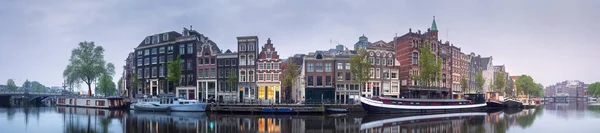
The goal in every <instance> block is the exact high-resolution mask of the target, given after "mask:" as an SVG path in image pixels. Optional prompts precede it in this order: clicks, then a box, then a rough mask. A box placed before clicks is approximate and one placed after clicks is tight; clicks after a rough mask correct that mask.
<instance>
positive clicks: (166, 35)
mask: <svg viewBox="0 0 600 133" xmlns="http://www.w3.org/2000/svg"><path fill="white" fill-rule="evenodd" d="M162 37H163V41H167V40H169V34H167V33H165V34H163V36H162Z"/></svg>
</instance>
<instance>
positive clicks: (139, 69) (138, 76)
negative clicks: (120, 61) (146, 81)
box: [136, 68, 144, 79]
mask: <svg viewBox="0 0 600 133" xmlns="http://www.w3.org/2000/svg"><path fill="white" fill-rule="evenodd" d="M136 74H137V78H138V79H141V78H142V76H144V71H143V70H142V69H141V68H138V69H137V73H136Z"/></svg>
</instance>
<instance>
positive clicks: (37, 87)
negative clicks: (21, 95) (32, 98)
mask: <svg viewBox="0 0 600 133" xmlns="http://www.w3.org/2000/svg"><path fill="white" fill-rule="evenodd" d="M28 89H29V90H31V91H36V92H44V90H45V89H46V86H44V85H42V84H41V83H40V82H37V81H33V82H31V86H30V87H29V88H28Z"/></svg>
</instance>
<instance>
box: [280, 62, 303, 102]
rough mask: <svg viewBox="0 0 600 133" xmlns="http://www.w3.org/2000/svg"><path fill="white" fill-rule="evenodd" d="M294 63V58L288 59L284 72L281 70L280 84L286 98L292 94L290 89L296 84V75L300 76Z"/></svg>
mask: <svg viewBox="0 0 600 133" xmlns="http://www.w3.org/2000/svg"><path fill="white" fill-rule="evenodd" d="M294 62H295V61H294V58H293V57H289V58H288V59H287V67H286V68H285V70H283V72H284V73H283V74H284V77H283V81H282V84H283V88H285V94H286V95H287V96H290V95H291V94H292V93H293V92H292V87H293V86H294V85H295V84H296V82H295V81H296V78H297V77H298V75H300V72H299V71H298V68H297V67H296V64H295V63H294ZM288 99H289V97H288Z"/></svg>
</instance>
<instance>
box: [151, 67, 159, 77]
mask: <svg viewBox="0 0 600 133" xmlns="http://www.w3.org/2000/svg"><path fill="white" fill-rule="evenodd" d="M156 74H158V71H157V70H156V67H152V77H153V78H154V77H156Z"/></svg>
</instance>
